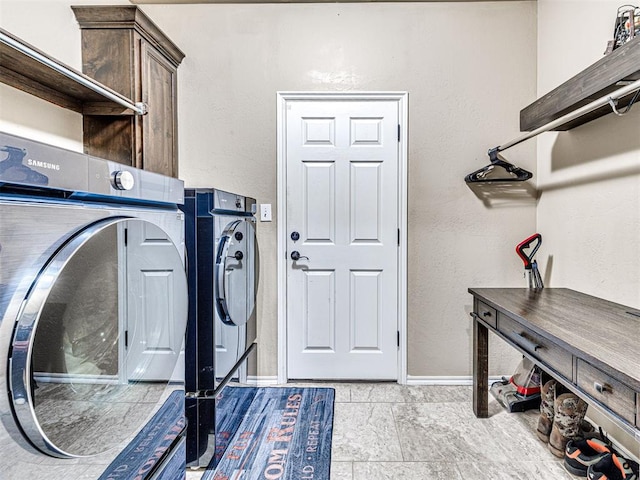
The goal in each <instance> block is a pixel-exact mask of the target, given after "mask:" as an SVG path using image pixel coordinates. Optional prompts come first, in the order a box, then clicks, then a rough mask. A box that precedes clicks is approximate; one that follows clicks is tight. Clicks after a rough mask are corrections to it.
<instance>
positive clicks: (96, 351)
mask: <svg viewBox="0 0 640 480" xmlns="http://www.w3.org/2000/svg"><path fill="white" fill-rule="evenodd" d="M145 230H146V231H149V232H153V234H154V235H153V236H154V238H159V237H161V235H159V233H160V232H161V230H160V229H159V227H158V226H156V225H154V224H152V223H150V222H146V221H143V220H140V219H135V218H109V219H106V220H102V221H99V222H97V223H94V224H92V225H90V226H88V227H87V228H85V229H84V230H82V231H80V232H79V233H77V234H76V235H74V236H73V237H72V238H71V239H70V240H68V241H67V242H66V243H65V244H64V245H63V246H62V247H61V248H59V249H58V250H57V251H56V253H55V254H54V255H53V256H52V257H51V258H50V260H49V261H48V262H47V263H46V265H45V267H44V268H43V269H42V271H41V272H40V274H39V275H38V276H37V278H36V280H35V281H34V282H33V283H32V285H31V288H30V289H29V293H28V295H27V297H26V299H25V300H24V303H23V307H22V309H21V310H20V313H19V315H18V319H17V324H16V329H15V333H14V338H13V341H12V354H11V362H10V372H9V373H10V378H9V381H10V388H11V396H12V400H13V409H14V412H15V415H16V418H17V420H18V421H19V423H20V426H21V427H22V431H23V432H24V434H25V435H26V436H27V437H28V439H29V440H30V441H31V443H32V444H33V445H34V446H36V447H37V448H38V449H39V450H41V451H42V452H44V453H47V454H49V455H52V456H56V457H62V458H68V457H85V456H90V455H95V454H98V453H102V452H105V451H107V450H109V449H111V448H113V447H115V446H116V445H118V444H120V443H122V442H123V441H125V440H127V439H128V438H130V437H131V436H132V434H134V433H135V432H136V431H137V430H138V429H139V428H140V427H141V426H142V425H143V423H144V422H145V421H146V420H147V419H148V417H149V416H150V415H151V413H152V412H153V410H154V409H155V408H156V406H157V404H158V402H160V401H161V397H162V395H163V393H164V391H165V388H166V386H167V383H168V382H169V381H170V380H171V377H172V373H173V369H174V367H175V364H176V362H177V361H178V360H179V359H180V350H181V347H182V343H183V338H184V330H185V326H186V318H187V286H186V276H185V272H184V267H183V258H182V255H181V254H180V253H179V251H178V249H177V248H176V247H175V245H173V244H172V243H170V242H169V246H167V242H166V241H165V242H147V245H146V246H143V245H136V246H135V248H133V246H132V245H131V238H127V237H128V236H129V232H131V231H135V232H139V231H145ZM165 237H166V239H167V238H168V236H167V235H165ZM159 243H162V247H163V248H158V244H159ZM167 324H171V328H169V327H167ZM167 359H170V361H169V362H167ZM158 364H161V367H160V368H159V367H158ZM158 372H162V373H158Z"/></svg>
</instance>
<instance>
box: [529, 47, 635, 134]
mask: <svg viewBox="0 0 640 480" xmlns="http://www.w3.org/2000/svg"><path fill="white" fill-rule="evenodd" d="M635 80H640V37H638V38H635V39H633V40H631V41H629V42H627V43H626V44H624V45H623V46H622V47H620V48H617V49H616V50H614V51H613V52H612V53H610V54H608V55H606V56H605V57H603V58H602V59H600V60H598V61H597V62H596V63H594V64H593V65H591V66H590V67H588V68H587V69H585V70H583V71H582V72H580V73H578V74H577V75H576V76H574V77H573V78H571V79H569V80H567V81H566V82H564V83H563V84H562V85H560V86H558V87H557V88H555V89H554V90H552V91H551V92H549V93H547V94H546V95H544V96H543V97H541V98H539V99H538V100H536V101H535V102H533V103H532V104H531V105H529V106H527V107H525V108H524V109H523V110H521V111H520V130H521V131H523V132H530V131H533V130H535V129H536V128H539V127H541V126H543V125H545V124H547V123H549V122H551V121H553V120H556V119H558V118H560V117H562V116H563V115H566V114H567V113H570V112H572V111H574V110H576V109H578V108H580V107H582V106H584V105H586V104H588V103H590V102H592V101H594V100H596V99H598V98H600V97H603V96H604V95H607V94H608V93H610V92H613V91H614V90H617V89H618V88H620V87H622V86H624V85H626V84H627V83H630V82H633V81H635ZM631 97H632V94H629V95H627V96H626V97H623V98H621V99H620V100H619V101H618V108H624V107H625V106H626V105H627V104H628V103H629V101H630V100H631ZM608 113H611V107H610V106H609V105H606V106H604V107H602V108H598V109H597V110H594V111H592V112H590V113H588V114H585V115H583V116H581V117H579V118H577V119H575V120H572V121H570V122H568V123H565V124H563V125H560V126H558V127H556V128H554V130H570V129H572V128H574V127H577V126H579V125H582V124H584V123H587V122H590V121H591V120H595V119H596V118H599V117H601V116H603V115H607V114H608Z"/></svg>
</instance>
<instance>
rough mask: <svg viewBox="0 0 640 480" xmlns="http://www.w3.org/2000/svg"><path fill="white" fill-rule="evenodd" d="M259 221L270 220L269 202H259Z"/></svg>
mask: <svg viewBox="0 0 640 480" xmlns="http://www.w3.org/2000/svg"><path fill="white" fill-rule="evenodd" d="M260 221H261V222H270V221H271V204H270V203H262V204H260Z"/></svg>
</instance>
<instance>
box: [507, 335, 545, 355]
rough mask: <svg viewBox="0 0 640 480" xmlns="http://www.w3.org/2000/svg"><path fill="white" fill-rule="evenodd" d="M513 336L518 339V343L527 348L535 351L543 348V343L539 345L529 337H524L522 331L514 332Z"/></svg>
mask: <svg viewBox="0 0 640 480" xmlns="http://www.w3.org/2000/svg"><path fill="white" fill-rule="evenodd" d="M513 336H514V337H516V338H517V339H518V343H519V344H520V345H521V346H523V347H525V348H527V349H528V350H533V351H534V352H537V351H538V349H540V348H543V345H538V344H537V343H535V342H532V341H531V340H529V339H528V338H526V337H524V336H523V335H522V334H521V333H516V332H513Z"/></svg>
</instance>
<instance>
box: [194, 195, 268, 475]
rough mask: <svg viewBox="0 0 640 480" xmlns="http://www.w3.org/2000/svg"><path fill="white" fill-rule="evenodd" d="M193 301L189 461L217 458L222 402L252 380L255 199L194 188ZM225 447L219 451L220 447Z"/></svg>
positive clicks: (199, 464) (199, 463) (202, 463)
mask: <svg viewBox="0 0 640 480" xmlns="http://www.w3.org/2000/svg"><path fill="white" fill-rule="evenodd" d="M182 208H183V210H184V212H185V215H186V247H187V258H188V268H187V271H188V284H189V296H190V298H191V299H192V302H191V303H190V306H189V317H188V318H189V319H188V322H187V339H186V347H185V350H186V385H185V386H186V389H187V400H186V417H187V425H188V427H187V465H188V466H191V467H206V466H208V465H209V464H210V463H211V461H212V460H214V462H215V456H214V454H215V453H216V449H219V447H220V445H217V444H216V429H215V425H216V409H215V404H216V400H217V399H218V398H219V397H220V394H221V392H222V390H223V389H224V388H225V385H227V383H228V382H230V381H233V382H237V383H240V384H244V385H246V384H247V383H248V382H247V378H248V376H247V358H248V356H249V354H250V353H251V351H252V350H253V349H254V348H255V346H256V343H257V340H256V292H257V286H258V245H257V240H256V232H255V222H256V220H255V216H254V214H255V212H256V201H255V199H253V198H250V197H246V196H243V195H238V194H235V193H230V192H225V191H222V190H219V189H214V188H195V189H192V188H187V189H186V190H185V203H184V207H182ZM217 453H220V452H217Z"/></svg>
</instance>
